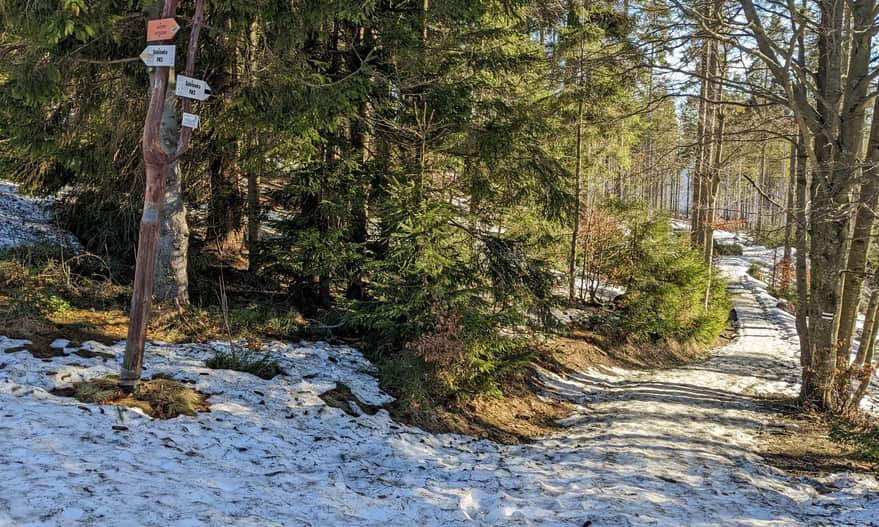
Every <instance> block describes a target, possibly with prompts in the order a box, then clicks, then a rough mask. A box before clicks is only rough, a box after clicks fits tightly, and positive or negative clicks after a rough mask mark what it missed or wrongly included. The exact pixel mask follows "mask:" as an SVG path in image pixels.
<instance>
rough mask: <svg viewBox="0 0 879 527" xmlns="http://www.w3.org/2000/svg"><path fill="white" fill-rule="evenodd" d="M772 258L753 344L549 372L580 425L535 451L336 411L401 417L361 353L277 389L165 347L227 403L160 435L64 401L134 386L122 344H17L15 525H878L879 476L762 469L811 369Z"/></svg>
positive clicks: (744, 325) (748, 318)
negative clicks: (122, 367)
mask: <svg viewBox="0 0 879 527" xmlns="http://www.w3.org/2000/svg"><path fill="white" fill-rule="evenodd" d="M3 202H4V201H3V200H0V204H2V203H3ZM765 254H766V253H765V251H763V250H762V249H761V248H758V247H751V246H748V247H746V250H745V255H744V256H742V257H724V258H723V259H722V260H721V268H722V269H723V271H724V272H725V273H726V274H727V275H728V276H729V278H730V280H731V288H732V290H733V292H734V293H735V308H736V310H737V312H738V320H739V322H738V323H739V325H740V333H739V337H738V338H737V339H736V340H735V341H733V342H731V343H730V344H729V345H727V346H724V347H723V348H720V349H719V350H717V351H716V352H715V353H714V354H713V355H712V356H711V357H710V358H708V359H706V360H704V361H701V362H699V363H696V364H692V365H689V366H686V367H682V368H676V369H671V370H663V371H652V372H645V371H641V372H635V371H624V370H612V371H608V370H603V371H590V372H584V373H571V374H569V375H565V376H558V375H554V374H551V373H549V372H543V380H544V383H545V387H546V390H547V396H550V397H557V398H563V399H567V400H570V401H573V402H575V403H577V405H578V406H577V408H578V411H577V413H576V414H575V415H573V416H571V417H570V418H569V419H567V424H568V425H569V427H568V428H566V429H564V430H563V431H561V432H559V433H558V434H556V435H553V436H551V437H548V438H545V439H543V440H540V441H537V442H535V443H532V444H526V445H519V446H503V445H498V444H495V443H491V442H488V441H484V440H476V439H473V438H470V437H463V436H457V435H431V434H428V433H425V432H423V431H421V430H417V429H414V428H410V427H406V426H403V425H400V424H398V423H395V422H394V421H393V420H391V419H390V416H389V415H388V413H387V412H386V411H384V410H381V411H379V412H378V413H377V414H375V415H365V414H364V415H358V416H356V417H353V416H349V415H347V414H345V413H343V412H342V411H341V410H338V409H336V408H331V407H328V406H327V405H326V404H325V403H324V402H323V401H322V400H321V399H320V398H319V397H318V396H319V394H321V393H323V392H325V391H327V390H329V389H331V388H333V387H334V386H335V384H336V382H344V383H346V384H347V385H348V386H350V387H351V389H352V390H353V392H354V393H355V394H357V395H358V397H360V398H361V399H362V400H364V401H365V402H367V403H371V404H381V403H383V402H387V401H388V400H389V398H388V396H387V395H385V394H383V393H382V392H381V391H380V390H379V388H378V384H377V382H376V380H375V378H373V377H372V376H370V375H369V371H370V369H371V366H370V365H369V363H368V362H367V361H366V360H365V359H364V358H363V356H362V355H361V354H360V353H359V352H357V351H356V350H353V349H351V348H349V347H346V346H333V345H329V344H326V343H305V342H302V343H299V344H286V343H280V342H275V343H271V344H270V345H269V349H270V351H271V352H272V353H273V354H274V355H275V356H276V357H278V360H279V362H280V364H281V366H282V367H283V369H284V371H285V373H286V375H285V376H282V377H277V378H275V379H274V380H271V381H265V380H262V379H258V378H256V377H253V376H251V375H248V374H244V373H239V372H233V371H217V370H209V369H207V368H205V367H204V360H205V359H206V358H208V357H210V356H211V353H212V351H211V350H212V349H213V348H222V347H224V344H221V343H209V344H191V345H167V344H161V343H154V344H152V345H151V346H149V348H148V349H147V357H146V373H147V374H148V375H154V374H157V373H164V374H172V375H174V376H175V377H177V378H179V379H185V380H189V381H191V382H192V383H193V384H194V386H195V387H196V388H197V389H199V390H201V391H203V392H205V393H210V394H212V395H211V399H210V401H211V403H212V409H211V413H209V414H201V415H199V416H198V417H195V418H189V417H181V418H178V419H174V420H170V421H154V420H152V419H149V418H148V417H145V416H143V415H141V414H140V413H138V412H136V411H133V410H124V409H118V410H117V409H116V408H112V407H99V406H97V405H87V404H82V403H79V402H77V401H74V400H72V399H67V398H61V397H56V396H54V395H51V394H50V393H49V391H50V390H51V389H52V388H55V387H60V386H65V385H69V384H70V383H71V382H75V381H77V380H80V379H87V378H93V377H96V376H100V375H106V374H110V373H114V372H116V371H117V370H118V365H119V363H120V362H121V358H122V353H123V348H124V346H123V345H122V344H116V345H114V346H103V345H101V344H98V343H93V342H91V343H83V344H81V345H80V344H71V343H65V342H61V343H58V345H59V346H60V347H63V348H64V349H63V352H64V355H63V356H60V357H55V358H53V359H51V360H41V359H37V358H34V357H32V356H31V355H30V354H29V353H27V352H26V351H15V350H16V349H20V347H21V346H22V345H25V346H26V343H25V342H22V341H12V340H9V339H5V338H3V337H0V441H2V448H0V526H3V527H6V526H13V525H14V526H56V525H57V526H67V525H71V526H72V525H101V526H115V525H119V526H122V525H132V524H138V525H144V526H163V527H164V526H201V525H204V526H210V525H237V526H240V525H245V526H281V525H284V526H300V525H302V526H315V527H317V526H320V527H324V526H336V525H339V526H341V525H345V526H372V525H383V526H410V525H425V526H437V527H439V526H443V527H446V526H470V525H479V526H501V525H503V526H514V525H523V526H530V525H534V526H537V525H540V526H559V527H561V526H566V527H567V526H572V527H580V526H584V525H589V526H592V527H599V526H607V527H612V526H614V527H615V526H640V525H660V526H681V525H688V526H706V527H707V526H717V525H754V526H756V525H761V526H794V525H810V526H819V525H826V526H831V525H832V526H840V525H852V526H871V525H872V526H877V525H879V514H877V511H879V492H877V491H879V485H877V483H876V480H875V478H873V477H871V476H863V475H848V474H838V475H834V476H828V477H822V478H817V479H816V478H799V477H793V476H789V475H785V474H783V473H781V472H780V471H778V470H777V469H774V468H772V467H770V466H769V465H767V464H766V463H765V462H764V461H762V460H761V458H760V457H759V456H758V455H757V454H756V453H754V448H755V443H756V437H757V435H758V434H759V433H761V432H763V431H766V430H769V429H771V428H772V427H773V426H774V421H775V420H776V415H775V414H774V413H773V410H772V409H771V408H770V407H769V406H768V405H766V404H764V403H763V402H762V401H761V399H760V396H762V395H778V394H787V395H792V394H794V393H795V392H796V386H795V384H796V380H797V371H798V370H797V367H796V366H797V365H796V337H795V333H792V332H791V331H792V320H791V319H790V316H789V315H787V314H785V313H784V312H782V311H781V310H779V309H777V308H776V307H775V302H774V300H773V299H772V297H770V296H769V295H768V294H767V293H766V291H765V285H763V284H762V283H761V282H758V281H756V280H754V279H753V278H750V277H749V276H747V274H746V272H745V271H746V269H747V267H748V265H749V264H750V263H751V262H753V261H755V260H757V259H759V258H764V257H765ZM83 350H90V351H97V352H102V353H104V354H107V355H106V356H107V357H109V359H108V360H104V359H102V358H101V357H100V356H97V357H95V356H93V355H90V354H88V353H82V351H83ZM77 352H79V354H77Z"/></svg>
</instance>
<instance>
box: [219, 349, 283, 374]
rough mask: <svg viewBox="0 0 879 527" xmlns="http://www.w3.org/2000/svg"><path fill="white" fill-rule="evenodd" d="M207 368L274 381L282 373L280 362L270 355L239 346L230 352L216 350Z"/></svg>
mask: <svg viewBox="0 0 879 527" xmlns="http://www.w3.org/2000/svg"><path fill="white" fill-rule="evenodd" d="M205 366H207V367H208V368H212V369H215V370H235V371H243V372H245V373H250V374H252V375H256V376H257V377H259V378H261V379H272V378H274V377H275V376H277V375H278V374H280V373H281V366H280V365H279V364H278V361H276V360H273V359H272V357H271V355H269V354H268V353H260V352H256V351H253V350H251V349H250V348H242V347H238V346H231V349H230V350H229V351H228V352H227V351H222V350H214V356H213V357H211V358H210V359H208V360H207V361H206V362H205Z"/></svg>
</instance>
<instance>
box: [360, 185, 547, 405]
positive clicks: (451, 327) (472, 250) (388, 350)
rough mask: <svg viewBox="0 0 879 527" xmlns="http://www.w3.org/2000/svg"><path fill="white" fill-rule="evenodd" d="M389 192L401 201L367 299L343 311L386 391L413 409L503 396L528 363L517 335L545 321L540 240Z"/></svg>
mask: <svg viewBox="0 0 879 527" xmlns="http://www.w3.org/2000/svg"><path fill="white" fill-rule="evenodd" d="M391 195H392V196H393V197H394V200H399V203H397V204H396V206H394V207H393V208H390V209H388V210H385V211H384V212H383V214H381V215H380V216H381V218H382V221H383V222H387V223H389V224H390V225H387V226H385V227H383V229H382V232H384V233H386V234H384V235H383V238H382V240H381V244H376V247H375V249H376V254H375V256H376V257H377V258H376V259H375V260H373V261H371V262H370V263H369V265H368V266H367V271H368V272H367V274H368V276H369V282H368V288H367V293H368V297H369V298H368V299H367V300H363V301H355V302H352V303H351V304H350V307H351V309H350V311H349V313H348V321H349V323H350V325H351V326H353V327H355V328H356V329H358V330H359V332H360V333H361V334H363V335H364V341H363V342H364V344H365V347H366V351H367V353H368V355H369V357H370V359H372V360H373V362H374V363H375V364H377V365H378V367H379V369H380V370H381V372H382V374H381V377H382V379H383V388H385V389H386V390H388V391H389V392H390V393H393V394H394V395H397V396H400V397H403V398H407V399H412V400H413V401H415V403H416V404H421V402H419V400H418V399H419V398H421V397H424V398H425V400H424V402H428V401H438V400H442V399H444V398H448V397H453V396H456V395H464V394H471V393H476V392H488V393H492V394H499V393H500V391H499V387H500V385H501V383H502V379H503V378H505V376H507V375H510V374H514V373H516V372H518V371H520V370H521V369H522V368H523V366H524V365H525V364H526V363H527V357H528V353H527V352H526V351H525V348H524V346H523V345H522V343H521V341H520V339H519V338H518V337H517V332H520V331H521V330H523V329H525V328H527V327H533V326H543V325H544V324H545V323H547V322H548V321H549V320H550V315H549V305H550V303H551V302H552V295H551V294H550V293H551V290H552V287H553V285H554V283H555V278H554V277H553V276H552V274H551V272H550V270H551V265H550V264H549V261H548V260H545V259H542V258H540V257H537V256H535V254H538V253H539V249H540V247H541V245H540V244H541V242H540V241H539V240H536V239H535V237H533V236H532V234H531V233H529V232H528V230H527V229H524V228H523V229H521V230H519V229H517V226H515V225H509V226H508V228H507V231H506V232H505V233H504V234H503V235H499V234H494V233H489V232H486V231H483V230H480V229H479V228H478V227H472V228H471V227H468V226H466V225H463V224H462V222H461V221H460V220H459V216H458V214H459V213H458V211H456V210H455V208H454V206H453V205H450V204H449V203H447V202H442V201H433V202H426V203H424V204H423V206H421V207H412V206H411V203H412V189H411V188H410V187H407V186H399V187H396V188H394V189H393V192H391ZM423 386H430V387H431V389H430V390H429V391H428V390H425V389H423V388H422V387H423Z"/></svg>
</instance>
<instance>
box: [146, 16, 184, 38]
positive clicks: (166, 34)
mask: <svg viewBox="0 0 879 527" xmlns="http://www.w3.org/2000/svg"><path fill="white" fill-rule="evenodd" d="M178 31H180V26H179V25H178V24H177V21H176V20H174V19H173V18H161V19H159V20H150V21H149V22H147V42H155V41H157V40H171V39H172V38H174V35H176V34H177V32H178Z"/></svg>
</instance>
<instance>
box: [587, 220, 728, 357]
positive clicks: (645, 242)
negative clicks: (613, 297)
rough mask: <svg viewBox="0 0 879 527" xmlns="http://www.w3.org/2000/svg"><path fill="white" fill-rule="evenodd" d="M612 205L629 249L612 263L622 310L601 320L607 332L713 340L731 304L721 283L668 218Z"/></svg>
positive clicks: (635, 337)
mask: <svg viewBox="0 0 879 527" xmlns="http://www.w3.org/2000/svg"><path fill="white" fill-rule="evenodd" d="M614 206H615V208H616V210H617V214H618V216H619V218H620V220H621V222H622V224H623V225H624V227H625V230H626V231H627V244H628V247H627V249H626V251H624V252H623V253H622V254H621V255H620V256H619V261H618V262H617V265H616V267H617V268H618V269H619V279H620V280H621V281H622V282H623V283H624V284H625V285H626V294H625V295H623V297H621V299H620V300H619V301H618V302H617V307H618V308H619V309H620V311H621V313H620V314H619V315H616V316H615V318H610V319H608V320H606V321H605V322H604V324H608V323H611V325H613V326H616V327H615V328H613V329H612V330H611V331H607V332H606V334H608V336H611V337H619V336H623V335H624V336H626V337H627V338H632V339H635V340H639V339H649V340H662V339H675V340H681V341H683V340H695V341H697V342H699V343H703V344H704V343H709V342H711V341H713V340H714V339H715V338H717V336H718V335H720V333H721V332H722V331H723V330H724V328H725V327H726V324H727V320H728V316H729V310H730V308H731V302H730V300H729V297H728V294H727V292H726V284H725V282H724V281H723V280H721V279H719V278H717V277H716V276H711V275H710V273H709V269H708V266H707V265H706V264H705V263H704V261H703V260H702V257H701V255H699V254H698V253H697V252H695V251H693V250H692V249H691V248H690V246H689V243H688V242H687V240H686V239H684V238H682V237H680V236H676V235H675V234H674V233H673V231H672V229H671V224H670V222H669V220H668V218H666V217H664V216H662V215H655V214H650V213H649V212H648V211H647V210H645V209H644V208H643V207H641V206H638V205H632V204H626V203H616V204H615V205H614ZM709 287H710V290H709ZM706 297H707V303H706Z"/></svg>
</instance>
